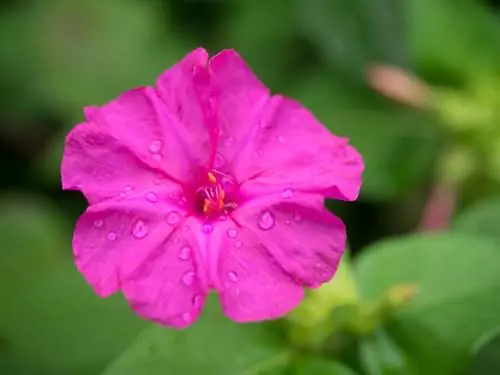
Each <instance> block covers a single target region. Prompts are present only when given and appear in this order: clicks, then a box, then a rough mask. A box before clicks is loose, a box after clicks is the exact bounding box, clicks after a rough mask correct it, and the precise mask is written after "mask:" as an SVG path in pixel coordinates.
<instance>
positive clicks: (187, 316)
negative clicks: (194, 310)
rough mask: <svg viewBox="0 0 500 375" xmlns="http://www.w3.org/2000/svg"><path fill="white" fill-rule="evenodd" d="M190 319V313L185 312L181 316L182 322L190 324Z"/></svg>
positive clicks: (191, 316) (191, 317)
mask: <svg viewBox="0 0 500 375" xmlns="http://www.w3.org/2000/svg"><path fill="white" fill-rule="evenodd" d="M192 319H193V315H192V314H191V313H188V312H186V313H184V314H182V320H184V321H185V322H190V321H191V320H192Z"/></svg>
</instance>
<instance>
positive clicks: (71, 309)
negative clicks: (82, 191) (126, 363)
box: [0, 195, 145, 375]
mask: <svg viewBox="0 0 500 375" xmlns="http://www.w3.org/2000/svg"><path fill="white" fill-rule="evenodd" d="M70 232H71V226H70V225H69V223H66V222H65V221H64V220H63V218H62V217H61V216H60V214H59V213H58V212H57V211H56V210H54V208H53V207H51V206H50V205H49V203H46V202H45V203H44V202H43V201H40V200H39V198H36V197H32V196H28V195H19V196H9V197H4V199H2V201H1V202H0V236H1V237H2V246H1V248H0V250H1V251H0V300H1V301H2V307H1V309H0V338H1V339H0V340H1V341H2V345H1V346H2V348H1V349H0V373H4V372H2V371H3V370H2V366H4V367H5V368H6V369H8V370H9V371H8V372H7V373H8V374H10V375H17V374H18V373H20V374H22V373H28V374H29V373H31V374H32V373H35V372H36V373H37V374H48V375H49V374H50V375H68V374H78V375H80V374H85V375H86V374H89V375H90V374H95V373H96V372H99V371H100V370H101V369H102V368H103V367H104V366H105V365H106V364H107V363H108V362H109V361H110V360H111V358H114V357H115V356H116V355H117V354H119V353H120V352H121V351H122V350H123V349H124V348H125V347H126V346H127V344H128V342H130V341H131V340H132V339H133V338H134V337H135V336H136V335H137V334H138V333H139V331H140V330H141V329H142V327H144V324H145V323H144V322H143V321H141V320H140V319H139V318H137V317H135V316H134V315H133V314H132V313H131V312H130V309H129V308H128V307H127V306H126V304H125V303H124V301H123V300H122V299H121V298H118V297H112V298H110V299H108V300H102V299H100V298H98V297H97V296H95V295H94V294H93V293H92V291H91V289H90V287H89V286H88V285H87V284H86V283H85V281H84V279H83V277H82V276H81V275H80V274H79V273H78V272H77V271H76V269H75V267H74V265H73V263H72V260H71V257H70V251H69V248H68V247H69V244H70V238H69V236H68V234H69V233H70ZM6 371H7V370H6Z"/></svg>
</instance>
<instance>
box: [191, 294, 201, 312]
mask: <svg viewBox="0 0 500 375" xmlns="http://www.w3.org/2000/svg"><path fill="white" fill-rule="evenodd" d="M193 306H194V308H195V309H199V308H200V307H201V294H195V295H194V297H193Z"/></svg>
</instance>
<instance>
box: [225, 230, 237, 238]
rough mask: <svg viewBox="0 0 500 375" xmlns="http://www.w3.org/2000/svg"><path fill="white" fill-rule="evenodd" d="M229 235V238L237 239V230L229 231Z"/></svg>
mask: <svg viewBox="0 0 500 375" xmlns="http://www.w3.org/2000/svg"><path fill="white" fill-rule="evenodd" d="M227 235H228V236H229V238H235V237H236V229H229V230H228V231H227Z"/></svg>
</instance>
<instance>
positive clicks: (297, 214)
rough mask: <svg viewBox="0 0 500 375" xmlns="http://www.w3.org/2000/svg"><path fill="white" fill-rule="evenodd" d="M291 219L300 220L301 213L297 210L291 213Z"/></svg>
mask: <svg viewBox="0 0 500 375" xmlns="http://www.w3.org/2000/svg"><path fill="white" fill-rule="evenodd" d="M293 219H294V220H295V221H301V220H302V215H301V214H300V213H299V212H296V213H295V214H294V215H293Z"/></svg>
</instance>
